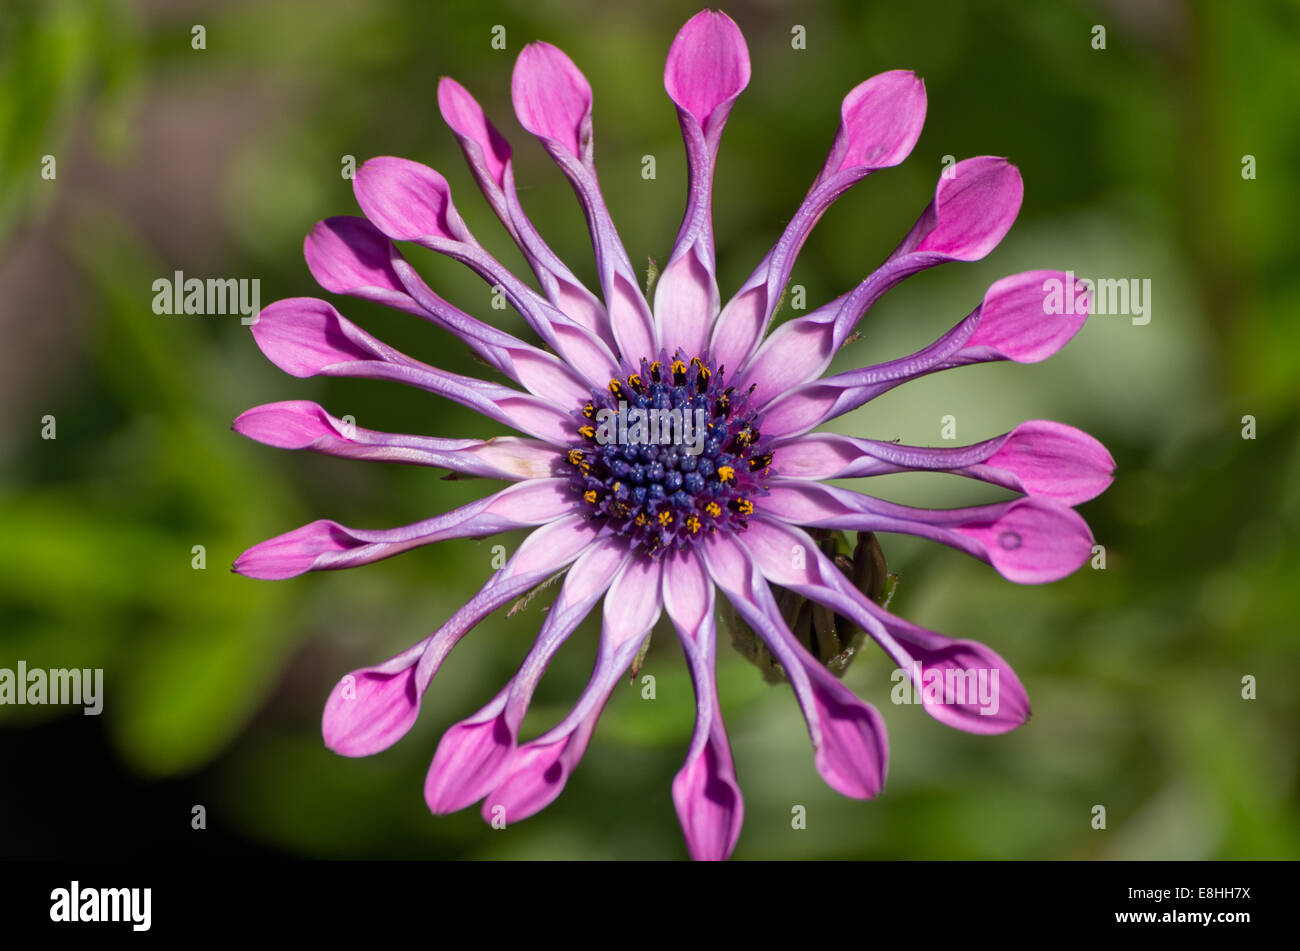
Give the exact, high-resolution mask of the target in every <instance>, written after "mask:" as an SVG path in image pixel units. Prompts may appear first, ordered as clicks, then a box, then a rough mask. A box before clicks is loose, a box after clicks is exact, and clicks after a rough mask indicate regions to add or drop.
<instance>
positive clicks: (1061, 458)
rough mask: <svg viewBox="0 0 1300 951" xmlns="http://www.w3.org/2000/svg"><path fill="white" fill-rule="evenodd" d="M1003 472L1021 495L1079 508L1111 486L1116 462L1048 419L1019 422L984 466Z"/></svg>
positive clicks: (1095, 444) (1082, 434)
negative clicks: (1008, 475)
mask: <svg viewBox="0 0 1300 951" xmlns="http://www.w3.org/2000/svg"><path fill="white" fill-rule="evenodd" d="M984 467H987V468H988V469H990V470H993V471H995V472H998V471H1000V472H1006V473H1009V474H1010V475H1011V477H1012V478H1013V479H1014V480H1015V482H1016V484H1017V486H1018V487H1019V488H1020V490H1021V491H1022V492H1025V493H1027V494H1029V495H1041V496H1045V497H1047V498H1052V499H1055V500H1056V501H1058V502H1061V503H1063V504H1065V505H1078V504H1079V503H1080V502H1086V501H1088V500H1089V499H1093V498H1096V497H1097V496H1099V495H1101V493H1102V492H1104V491H1106V488H1107V486H1109V485H1110V484H1111V482H1112V481H1114V472H1115V459H1114V457H1112V456H1111V454H1110V453H1109V452H1108V451H1107V450H1106V447H1105V446H1103V445H1102V444H1101V443H1100V442H1098V441H1097V440H1096V439H1094V438H1093V437H1092V436H1089V435H1088V434H1087V433H1085V432H1083V431H1082V430H1078V429H1075V428H1074V427H1073V426H1066V425H1065V424H1064V423H1054V422H1051V421H1050V420H1042V419H1036V420H1030V421H1029V422H1027V423H1021V424H1020V425H1019V426H1017V427H1016V428H1015V429H1014V430H1012V431H1011V433H1010V434H1009V435H1008V436H1007V438H1006V441H1005V442H1003V443H1002V445H1001V447H1000V448H999V449H998V450H997V452H995V453H993V455H991V456H990V457H989V458H988V460H987V461H986V462H985V463H984Z"/></svg>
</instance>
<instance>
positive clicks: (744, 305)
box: [709, 70, 925, 372]
mask: <svg viewBox="0 0 1300 951" xmlns="http://www.w3.org/2000/svg"><path fill="white" fill-rule="evenodd" d="M840 116H841V122H840V128H839V131H838V132H837V133H836V136H835V142H834V144H833V145H832V146H831V152H830V155H829V157H828V158H827V160H826V164H825V166H824V167H823V168H822V171H821V174H820V175H818V177H817V180H816V181H815V182H814V183H813V187H812V189H811V190H810V191H809V192H808V194H807V196H806V197H805V198H804V200H803V203H802V204H801V205H800V206H799V209H798V210H797V211H796V212H795V214H794V217H792V218H791V219H790V223H789V224H788V225H787V226H786V228H785V231H784V232H783V233H782V235H781V237H780V239H779V240H778V241H777V243H776V245H775V247H773V248H772V250H771V252H769V254H768V255H767V257H765V258H764V259H763V261H762V262H761V263H760V264H759V266H758V267H757V268H756V269H755V271H754V273H753V274H751V275H750V277H749V279H748V280H746V281H745V283H744V285H742V287H741V289H740V290H739V291H738V292H737V293H736V296H735V297H733V298H732V299H731V301H730V302H728V304H727V305H726V306H725V307H724V308H723V309H722V313H720V314H719V315H718V319H717V321H716V322H715V324H714V328H713V335H712V338H711V342H710V346H709V351H710V355H711V356H712V357H713V359H714V361H715V362H717V363H719V364H722V365H725V366H727V367H728V368H731V369H733V372H734V370H736V369H739V368H743V367H745V366H746V364H748V363H749V361H750V359H751V357H753V356H754V353H755V351H756V350H757V348H758V346H759V344H760V343H761V341H762V337H763V332H764V330H765V329H766V327H767V325H768V323H769V321H770V320H771V318H772V314H773V312H774V311H775V310H776V306H777V303H778V301H779V300H780V294H781V292H782V291H783V289H784V288H785V287H786V285H787V284H788V283H789V280H790V273H791V271H792V270H793V268H794V262H795V258H796V257H797V256H798V254H799V251H800V249H801V248H802V247H803V245H804V242H805V241H806V240H807V239H808V235H809V234H811V233H812V229H813V227H814V226H815V225H816V224H817V222H818V221H819V220H820V219H821V216H822V215H823V214H824V213H825V212H826V209H827V208H829V207H830V206H831V204H832V203H833V202H834V201H835V199H836V198H838V197H839V196H840V195H841V194H843V193H844V192H845V191H846V190H847V189H848V188H850V187H851V186H852V185H854V184H855V183H857V182H859V181H861V180H862V179H863V178H865V177H866V176H867V175H870V174H871V173H872V172H874V171H877V170H879V169H881V168H887V167H889V166H891V165H897V164H898V163H899V162H901V161H902V160H903V159H904V158H906V157H907V155H908V153H909V152H910V151H911V150H912V147H913V146H914V145H915V144H916V139H917V137H918V136H919V135H920V134H921V126H922V125H923V124H924V122H925V85H924V83H922V82H921V80H920V79H918V78H917V77H916V76H915V75H914V74H912V73H910V72H907V71H905V70H894V71H891V72H887V73H881V74H880V75H878V76H873V77H872V78H871V79H868V80H867V81H866V82H863V83H861V84H859V85H858V86H856V87H854V89H853V90H851V91H850V92H849V94H848V96H846V97H845V99H844V102H843V104H842V106H841V113H840ZM918 240H919V239H918ZM859 316H860V315H859ZM819 372H820V371H819Z"/></svg>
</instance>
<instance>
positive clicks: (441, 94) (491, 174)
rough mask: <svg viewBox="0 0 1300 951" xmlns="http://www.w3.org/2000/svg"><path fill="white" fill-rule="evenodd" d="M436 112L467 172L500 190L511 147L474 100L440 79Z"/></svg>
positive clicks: (451, 82)
mask: <svg viewBox="0 0 1300 951" xmlns="http://www.w3.org/2000/svg"><path fill="white" fill-rule="evenodd" d="M438 110H439V111H440V112H441V113H442V118H443V121H445V122H446V123H447V125H448V126H450V128H451V131H452V132H453V133H455V135H456V138H457V139H458V140H459V141H460V146H461V148H462V149H463V150H464V152H465V157H466V158H467V159H468V160H469V163H470V168H471V169H473V170H474V171H475V172H476V173H478V172H480V171H481V172H482V174H484V175H485V176H487V178H488V180H489V181H491V182H494V183H495V184H496V187H497V188H502V189H503V188H504V187H505V184H506V182H505V173H506V166H507V165H508V164H509V162H510V145H509V143H507V142H506V140H505V138H504V137H502V135H501V133H500V132H498V131H497V128H496V126H494V125H493V124H492V123H491V122H489V121H488V117H487V115H486V114H484V112H483V108H482V107H481V106H480V105H479V104H478V102H477V101H476V100H475V99H474V97H473V96H471V95H470V94H469V92H468V91H467V90H466V89H465V87H464V86H462V85H461V84H460V83H458V82H456V80H454V79H452V78H451V77H450V76H443V77H442V79H440V80H438Z"/></svg>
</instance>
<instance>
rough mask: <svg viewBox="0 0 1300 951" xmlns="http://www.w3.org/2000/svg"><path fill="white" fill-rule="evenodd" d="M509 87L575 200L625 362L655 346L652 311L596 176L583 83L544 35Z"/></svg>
mask: <svg viewBox="0 0 1300 951" xmlns="http://www.w3.org/2000/svg"><path fill="white" fill-rule="evenodd" d="M511 94H512V97H513V99H514V104H515V112H516V114H517V115H518V116H519V122H520V124H521V125H522V126H523V127H524V128H525V129H527V130H528V131H529V132H531V133H533V134H534V135H535V136H537V138H538V140H539V141H540V142H541V143H542V145H543V146H544V147H545V148H546V151H547V152H548V153H549V154H550V156H551V158H552V159H554V160H555V163H556V164H557V165H559V166H560V169H561V171H563V172H564V174H565V175H566V176H568V179H569V182H570V184H572V186H573V189H574V192H575V194H577V196H578V200H579V201H580V202H581V203H582V210H583V214H584V216H585V217H586V219H587V226H588V228H589V229H590V231H591V243H592V248H593V249H594V251H595V253H596V270H597V272H598V273H599V274H600V286H601V291H602V292H603V294H604V297H605V308H606V311H607V313H608V315H609V322H610V328H611V331H612V333H613V336H614V339H615V341H616V342H617V344H618V349H619V351H620V353H621V354H622V355H623V357H624V358H625V359H626V360H627V361H629V362H631V363H633V364H635V362H636V361H639V360H640V359H641V358H642V357H647V356H651V355H653V354H655V353H657V352H658V349H659V345H658V338H657V329H656V327H655V322H654V317H653V315H652V314H651V312H650V307H649V305H647V304H646V301H645V297H644V296H643V295H642V293H641V290H640V282H639V279H638V277H637V274H636V272H635V271H634V270H633V268H632V263H631V261H630V260H629V258H628V256H627V251H626V250H625V249H624V247H623V243H622V241H621V240H620V239H619V237H618V231H617V229H616V228H615V227H614V222H613V220H612V219H611V218H610V215H609V209H608V208H606V206H605V199H604V197H603V196H602V195H601V193H600V186H599V184H598V183H597V180H596V169H595V166H594V164H593V163H592V149H593V144H592V126H591V86H590V85H589V84H588V83H587V80H586V79H585V78H584V77H583V75H582V73H581V72H580V71H579V70H578V67H577V66H575V65H574V64H573V61H572V60H570V59H569V58H568V57H567V56H566V55H565V54H564V53H563V52H561V51H560V50H559V49H557V48H556V47H554V46H551V45H550V44H549V43H531V44H529V45H528V46H526V47H524V49H523V51H522V52H521V53H520V54H519V58H518V59H517V60H516V61H515V71H514V76H513V78H512V80H511ZM516 306H518V305H516Z"/></svg>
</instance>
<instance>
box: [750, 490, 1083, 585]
mask: <svg viewBox="0 0 1300 951" xmlns="http://www.w3.org/2000/svg"><path fill="white" fill-rule="evenodd" d="M761 505H762V512H763V514H764V515H766V516H770V517H772V518H776V519H779V520H780V521H782V522H785V523H787V524H790V525H805V526H815V527H819V528H838V529H851V530H855V531H868V532H899V533H902V534H907V535H916V536H918V537H920V538H928V539H930V540H931V541H936V542H939V543H940V544H943V545H948V546H950V547H952V548H956V549H957V550H958V551H963V552H965V553H966V554H968V555H971V556H972V557H975V558H979V559H980V560H982V561H986V562H988V563H989V564H990V565H992V566H993V567H994V568H995V569H997V571H998V573H999V574H1001V575H1002V576H1003V577H1004V578H1006V579H1008V580H1010V581H1016V582H1019V583H1021V584H1041V583H1043V582H1046V581H1057V580H1059V579H1061V578H1064V577H1065V576H1066V575H1068V574H1071V573H1072V572H1074V571H1075V570H1076V569H1077V568H1079V566H1081V565H1082V564H1083V563H1084V562H1085V561H1087V560H1088V556H1089V555H1090V554H1091V553H1092V544H1093V538H1092V533H1091V532H1090V531H1089V530H1088V526H1087V523H1086V522H1084V520H1083V519H1082V518H1081V517H1080V516H1079V514H1078V513H1077V512H1075V511H1074V510H1073V509H1071V508H1068V507H1067V506H1064V505H1061V504H1060V503H1058V502H1055V501H1053V500H1051V499H1044V498H1037V497H1033V496H1030V497H1028V498H1023V499H1016V500H1015V501H1013V502H1001V503H998V504H995V505H979V506H975V507H972V508H964V509H920V508H912V507H910V506H906V505H896V504H894V503H892V502H886V501H884V500H883V499H878V498H875V497H873V496H870V495H864V494H862V493H860V492H852V491H849V490H848V489H840V488H836V487H834V486H829V485H822V484H821V483H819V482H801V481H796V480H790V479H775V480H773V481H772V482H771V483H770V484H769V486H768V494H767V495H766V496H765V497H764V498H763V499H762V503H761Z"/></svg>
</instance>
